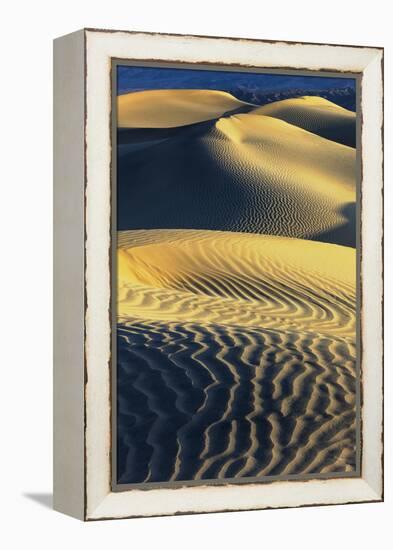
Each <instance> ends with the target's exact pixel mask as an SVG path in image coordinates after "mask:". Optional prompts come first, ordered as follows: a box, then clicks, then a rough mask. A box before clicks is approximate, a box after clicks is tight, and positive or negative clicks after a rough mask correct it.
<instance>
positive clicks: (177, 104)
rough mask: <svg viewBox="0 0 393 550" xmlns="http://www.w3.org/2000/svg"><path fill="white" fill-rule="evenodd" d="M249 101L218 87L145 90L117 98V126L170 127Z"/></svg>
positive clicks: (214, 116)
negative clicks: (214, 88) (216, 88)
mask: <svg viewBox="0 0 393 550" xmlns="http://www.w3.org/2000/svg"><path fill="white" fill-rule="evenodd" d="M248 105H249V104H248V103H245V102H243V101H240V100H239V99H236V98H235V97H234V96H232V95H231V94H229V93H227V92H222V91H218V90H146V91H142V92H132V93H128V94H123V95H120V96H118V98H117V108H118V117H117V120H118V126H119V128H174V127H177V126H186V125H189V124H195V123H196V122H203V121H206V120H212V119H215V118H218V117H220V116H222V115H223V114H224V113H226V112H227V111H234V110H236V109H239V108H240V107H247V106H248Z"/></svg>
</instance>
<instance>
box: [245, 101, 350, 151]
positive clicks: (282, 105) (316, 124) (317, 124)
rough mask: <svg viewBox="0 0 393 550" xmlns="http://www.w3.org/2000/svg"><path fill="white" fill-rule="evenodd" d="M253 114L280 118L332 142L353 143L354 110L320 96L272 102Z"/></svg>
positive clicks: (255, 110)
mask: <svg viewBox="0 0 393 550" xmlns="http://www.w3.org/2000/svg"><path fill="white" fill-rule="evenodd" d="M253 113H254V114H258V115H265V116H271V117H274V118H279V119H281V120H284V121H285V122H289V123H290V124H293V125H295V126H299V127H300V128H303V129H305V130H308V131H310V132H313V133H316V134H319V135H321V136H325V137H328V138H329V139H332V140H334V141H339V142H343V143H347V144H348V145H349V144H351V145H354V143H352V139H353V138H354V136H355V125H356V113H354V112H352V111H349V110H348V109H344V108H343V107H340V106H339V105H336V104H335V103H332V102H331V101H328V100H327V99H324V98H323V97H314V96H304V97H299V98H293V99H284V100H282V101H275V102H274V103H270V104H268V105H263V106H262V107H258V108H257V109H254V110H253ZM343 140H344V141H343Z"/></svg>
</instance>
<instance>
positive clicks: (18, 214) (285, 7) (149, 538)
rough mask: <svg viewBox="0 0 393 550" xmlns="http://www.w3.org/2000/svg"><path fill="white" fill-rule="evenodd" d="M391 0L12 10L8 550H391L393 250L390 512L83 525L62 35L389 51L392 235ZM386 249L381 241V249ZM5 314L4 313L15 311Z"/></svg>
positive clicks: (373, 507) (4, 233)
mask: <svg viewBox="0 0 393 550" xmlns="http://www.w3.org/2000/svg"><path fill="white" fill-rule="evenodd" d="M389 4H390V3H389V2H387V1H383V0H373V1H368V2H361V1H356V0H346V1H345V0H341V1H336V0H325V1H318V0H314V1H310V2H307V1H305V0H293V1H285V0H281V1H277V2H271V1H269V2H264V1H263V0H257V1H254V0H246V1H242V0H237V1H236V2H230V1H229V0H228V1H221V0H208V1H202V0H198V1H187V0H183V1H181V0H178V1H177V0H176V1H175V0H158V1H153V0H143V1H142V0H139V1H132V0H127V1H122V0H110V1H108V2H104V1H101V2H100V1H99V0H85V1H82V0H78V1H75V0H67V1H65V0H54V1H52V2H45V1H42V0H35V1H27V0H25V1H22V2H17V1H14V2H12V3H11V2H8V3H7V4H3V7H2V8H1V10H2V17H1V22H2V29H1V33H0V41H1V49H0V52H1V59H2V61H1V77H2V79H1V85H0V94H1V101H0V106H1V116H0V140H1V145H0V151H1V153H2V155H1V157H2V160H1V162H0V169H1V172H2V174H1V179H0V189H1V201H0V209H1V211H0V224H1V231H0V235H1V241H2V242H1V248H0V250H1V251H2V262H1V265H2V267H1V270H0V276H1V285H0V289H1V300H0V304H1V306H2V307H1V310H0V311H1V316H0V323H1V332H0V334H1V336H2V338H3V344H2V346H1V350H2V353H1V372H2V376H1V378H0V380H1V386H0V388H1V393H0V418H1V426H2V427H1V432H0V437H1V453H0V472H1V474H0V478H1V485H0V508H1V510H0V517H1V526H0V545H1V546H2V547H3V548H6V549H8V548H11V549H13V548H18V549H19V548H21V549H22V548H40V549H43V550H46V549H47V548H56V549H59V550H61V549H63V548H64V549H67V550H68V549H69V548H72V547H75V548H82V547H83V546H84V547H87V546H89V547H92V548H95V549H101V548H106V549H108V548H111V549H114V548H125V547H132V548H133V549H135V550H136V549H138V548H147V549H149V548H150V547H151V548H153V547H159V548H162V549H166V548H170V549H171V550H177V549H182V550H183V549H187V550H188V549H191V550H192V549H194V548H195V549H201V548H206V549H208V550H209V549H210V548H214V549H216V548H225V549H232V548H236V549H237V548H242V547H245V546H246V545H247V546H251V547H255V548H271V547H273V546H274V548H275V549H278V550H281V549H282V548H285V547H288V548H291V549H295V550H296V549H302V550H308V549H313V550H314V549H318V550H325V549H329V550H336V549H337V550H341V549H344V548H356V550H362V549H366V548H367V549H370V548H371V549H373V548H378V550H380V549H382V550H384V549H385V548H391V547H392V544H393V529H392V522H393V505H392V502H393V497H392V468H391V463H392V435H391V429H392V421H391V420H392V403H391V397H392V392H391V383H392V375H391V369H392V309H393V303H392V293H391V290H390V288H391V287H392V273H391V271H392V270H391V267H392V253H391V252H390V250H389V249H388V248H386V317H385V334H386V341H387V342H386V355H385V358H386V362H385V372H386V376H385V387H386V399H385V400H386V418H385V429H386V447H385V451H386V487H385V488H386V497H385V498H386V500H385V503H384V504H370V505H367V504H363V505H346V506H334V507H319V508H305V509H293V510H276V511H263V512H241V513H230V514H213V515H199V516H182V517H171V518H155V519H139V520H122V521H105V522H92V523H88V524H83V523H81V522H78V521H77V520H73V519H71V518H68V517H65V516H62V515H61V514H58V513H55V512H53V511H52V510H51V509H50V506H51V490H52V436H51V429H52V410H51V399H52V398H51V390H52V344H51V336H52V334H51V330H52V329H51V321H52V280H51V279H52V266H51V263H52V251H51V248H52V227H51V223H52V189H51V187H52V148H51V147H52V146H51V141H52V133H51V132H52V43H51V41H52V39H53V38H55V37H57V36H60V35H62V34H66V33H68V32H71V31H74V30H77V29H79V28H82V27H97V28H113V29H130V30H144V31H159V32H174V33H184V34H186V33H188V34H207V35H209V34H210V35H222V36H240V37H250V38H262V39H263V38H265V39H274V40H275V39H283V40H295V41H296V40H299V41H310V42H312V41H314V42H331V43H342V44H363V45H375V46H384V47H385V67H386V69H385V97H386V105H385V117H386V118H385V124H386V134H385V163H386V179H385V186H386V187H385V189H386V191H385V200H386V225H385V230H386V239H387V241H388V244H389V245H390V248H391V243H392V240H391V237H392V221H391V216H390V215H389V214H390V212H391V209H392V207H393V204H392V189H391V184H392V178H391V175H392V172H391V163H390V159H391V158H392V136H391V123H390V121H391V120H393V113H392V73H391V67H392V59H391V54H392V42H393V39H392V33H393V31H392V28H391V14H389V12H390V11H391V10H390V9H389V8H390V5H389ZM376 244H377V243H376ZM3 306H5V307H3Z"/></svg>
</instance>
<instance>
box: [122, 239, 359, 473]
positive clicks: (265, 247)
mask: <svg viewBox="0 0 393 550" xmlns="http://www.w3.org/2000/svg"><path fill="white" fill-rule="evenodd" d="M118 247H119V261H118V281H119V287H118V300H119V305H118V313H119V324H118V362H117V364H118V478H119V481H120V482H121V483H141V482H164V481H187V480H207V479H228V478H243V477H254V476H258V477H259V476H272V475H291V474H315V473H331V472H351V471H353V470H354V469H355V462H356V460H355V459H356V441H355V416H356V409H355V400H356V368H355V357H356V346H355V290H356V289H355V281H354V273H355V269H354V262H355V251H354V250H353V249H351V248H349V247H342V246H337V245H329V244H326V243H318V242H311V241H302V240H299V239H286V238H282V237H271V236H270V237H269V236H265V235H250V234H241V233H240V234H239V233H230V232H218V231H191V230H190V231H185V230H152V231H126V232H120V233H119V239H118Z"/></svg>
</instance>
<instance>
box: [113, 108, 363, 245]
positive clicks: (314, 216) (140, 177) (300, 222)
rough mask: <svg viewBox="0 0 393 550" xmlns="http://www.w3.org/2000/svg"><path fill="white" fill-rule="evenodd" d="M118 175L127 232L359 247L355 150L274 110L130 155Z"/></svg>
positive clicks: (121, 221) (195, 130) (186, 132)
mask: <svg viewBox="0 0 393 550" xmlns="http://www.w3.org/2000/svg"><path fill="white" fill-rule="evenodd" d="M118 182H119V197H120V198H119V201H118V227H119V228H120V229H122V230H126V229H143V228H146V229H153V228H164V227H165V228H185V229H188V228H195V229H213V230H222V229H224V230H228V231H245V232H252V233H264V234H271V235H281V236H288V237H297V238H303V239H304V238H307V239H315V240H321V241H326V242H332V243H338V244H344V245H349V246H354V244H355V220H354V210H355V208H354V205H355V150H354V149H353V148H351V147H346V146H344V145H341V144H339V143H336V142H334V141H331V140H327V139H324V138H322V137H320V136H318V135H316V134H313V133H310V132H307V131H305V130H303V129H301V128H298V127H297V126H294V125H291V124H288V123H286V122H284V121H282V120H279V119H276V118H272V117H270V116H263V115H256V114H253V113H247V114H237V115H232V116H228V117H222V118H220V119H219V120H217V121H211V122H208V123H203V124H201V125H197V126H196V127H192V128H186V129H183V130H182V131H180V132H178V133H177V134H175V135H174V136H172V137H170V138H169V139H166V140H165V141H163V142H160V143H158V144H157V143H156V144H154V145H152V146H151V147H145V148H143V149H140V150H137V151H133V152H132V153H129V154H125V155H124V156H122V158H121V160H120V161H119V170H118ZM146 204H148V205H149V208H148V209H146Z"/></svg>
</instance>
